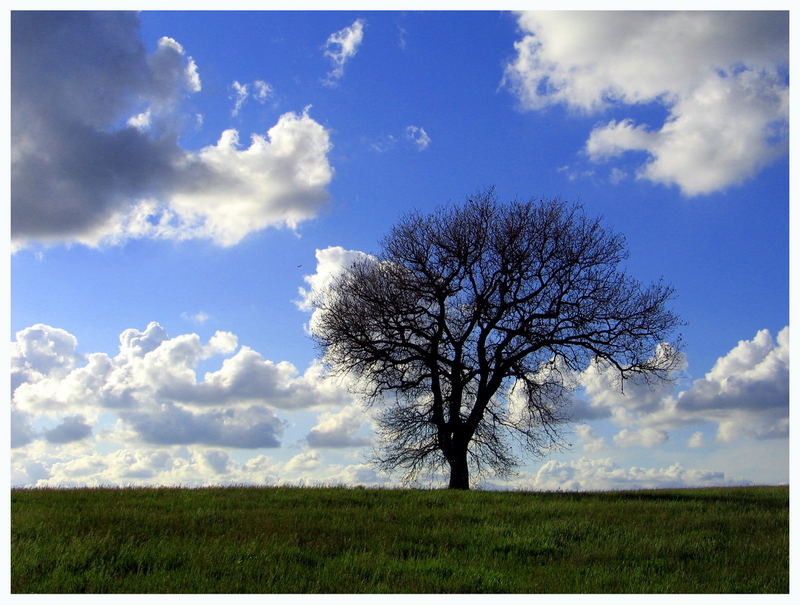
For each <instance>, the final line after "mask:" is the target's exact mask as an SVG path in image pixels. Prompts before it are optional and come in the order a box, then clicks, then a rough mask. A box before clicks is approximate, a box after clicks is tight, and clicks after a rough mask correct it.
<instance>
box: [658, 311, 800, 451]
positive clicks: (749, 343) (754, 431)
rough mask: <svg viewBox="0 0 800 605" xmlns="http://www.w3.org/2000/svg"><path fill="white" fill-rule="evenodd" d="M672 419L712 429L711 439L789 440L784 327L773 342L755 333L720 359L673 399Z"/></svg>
mask: <svg viewBox="0 0 800 605" xmlns="http://www.w3.org/2000/svg"><path fill="white" fill-rule="evenodd" d="M674 412H675V413H676V414H686V415H688V416H689V417H702V418H708V419H711V420H714V421H716V422H717V423H718V425H719V426H718V430H717V438H718V439H719V440H720V441H731V440H733V439H734V438H736V437H738V436H739V435H749V436H752V437H756V438H762V439H764V438H776V437H788V436H789V327H788V326H786V327H785V328H783V329H782V330H781V331H780V332H778V335H777V338H776V339H773V338H772V336H771V335H770V333H769V331H768V330H760V331H759V332H758V333H757V334H756V335H755V336H754V337H753V338H752V339H751V340H741V341H739V343H738V344H737V345H736V346H735V347H734V348H733V349H731V350H730V351H729V352H728V353H727V354H726V355H724V356H722V357H720V358H719V359H718V360H717V361H716V363H715V364H714V367H713V368H711V371H710V372H708V373H706V375H705V377H703V378H701V379H698V380H695V381H694V382H693V383H692V386H691V388H690V389H688V390H687V391H684V392H682V393H680V394H679V396H678V399H677V402H676V404H675V407H674Z"/></svg>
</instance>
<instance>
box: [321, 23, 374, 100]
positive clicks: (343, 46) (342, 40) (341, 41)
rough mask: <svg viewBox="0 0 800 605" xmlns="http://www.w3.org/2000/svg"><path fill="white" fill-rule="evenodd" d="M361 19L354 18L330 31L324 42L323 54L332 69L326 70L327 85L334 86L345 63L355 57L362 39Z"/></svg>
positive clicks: (325, 81) (340, 75)
mask: <svg viewBox="0 0 800 605" xmlns="http://www.w3.org/2000/svg"><path fill="white" fill-rule="evenodd" d="M365 23H366V22H365V21H364V20H363V19H356V20H355V21H353V23H352V25H350V26H348V27H345V28H343V29H340V30H339V31H337V32H334V33H332V34H331V35H330V36H329V37H328V39H327V41H326V42H325V46H324V47H323V48H324V49H325V56H326V57H328V58H329V59H330V60H331V62H332V63H333V69H331V71H329V72H328V75H327V77H326V78H325V80H324V83H325V84H327V85H329V86H336V84H337V82H338V80H339V79H341V77H342V76H343V75H344V66H345V64H346V63H347V62H348V61H349V60H350V59H352V58H353V57H355V55H356V53H357V52H358V47H359V46H360V45H361V42H362V41H363V40H364V25H365Z"/></svg>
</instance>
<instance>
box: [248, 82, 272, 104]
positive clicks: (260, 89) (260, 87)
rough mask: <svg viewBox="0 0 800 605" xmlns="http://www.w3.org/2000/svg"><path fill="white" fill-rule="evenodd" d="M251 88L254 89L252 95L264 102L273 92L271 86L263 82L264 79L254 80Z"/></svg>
mask: <svg viewBox="0 0 800 605" xmlns="http://www.w3.org/2000/svg"><path fill="white" fill-rule="evenodd" d="M253 88H255V89H256V91H255V93H254V94H253V97H254V98H255V100H256V101H258V102H259V103H265V102H266V101H267V99H269V98H270V97H271V96H272V94H273V92H274V91H273V88H272V86H271V85H270V84H268V83H267V82H264V80H256V81H255V82H253Z"/></svg>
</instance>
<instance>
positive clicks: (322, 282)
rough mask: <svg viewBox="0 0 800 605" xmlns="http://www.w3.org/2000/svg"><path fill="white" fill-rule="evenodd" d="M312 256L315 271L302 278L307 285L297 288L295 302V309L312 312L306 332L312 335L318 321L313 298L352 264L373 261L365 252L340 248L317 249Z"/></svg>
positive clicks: (317, 312) (317, 311)
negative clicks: (298, 295)
mask: <svg viewBox="0 0 800 605" xmlns="http://www.w3.org/2000/svg"><path fill="white" fill-rule="evenodd" d="M314 256H315V257H316V259H317V267H316V271H315V272H314V273H312V274H311V275H305V276H304V277H303V281H305V282H306V283H307V284H308V288H307V289H306V288H303V287H300V288H298V293H299V294H300V299H299V300H297V301H295V304H296V305H297V307H298V308H299V309H301V310H302V311H314V312H313V313H312V315H311V318H310V319H309V322H308V327H307V331H308V332H309V333H313V331H314V326H315V325H316V324H317V322H318V321H319V310H315V309H314V299H315V297H317V296H320V295H321V294H323V293H324V291H325V289H326V288H327V287H328V286H330V285H331V283H333V280H334V279H336V277H338V276H339V275H340V274H341V273H342V271H344V270H345V269H347V268H348V267H349V266H350V265H352V264H353V263H354V262H356V261H360V260H364V259H374V257H373V256H371V255H369V254H367V253H366V252H361V251H360V250H346V249H344V248H342V247H341V246H329V247H327V248H323V249H319V248H317V250H316V251H315V252H314Z"/></svg>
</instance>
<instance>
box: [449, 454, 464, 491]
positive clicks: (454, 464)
mask: <svg viewBox="0 0 800 605" xmlns="http://www.w3.org/2000/svg"><path fill="white" fill-rule="evenodd" d="M449 462H450V485H448V486H447V487H448V488H449V489H469V467H468V466H467V448H464V449H463V451H456V452H455V453H454V454H453V455H452V456H451V457H450V458H449Z"/></svg>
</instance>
